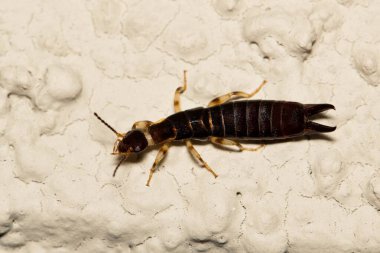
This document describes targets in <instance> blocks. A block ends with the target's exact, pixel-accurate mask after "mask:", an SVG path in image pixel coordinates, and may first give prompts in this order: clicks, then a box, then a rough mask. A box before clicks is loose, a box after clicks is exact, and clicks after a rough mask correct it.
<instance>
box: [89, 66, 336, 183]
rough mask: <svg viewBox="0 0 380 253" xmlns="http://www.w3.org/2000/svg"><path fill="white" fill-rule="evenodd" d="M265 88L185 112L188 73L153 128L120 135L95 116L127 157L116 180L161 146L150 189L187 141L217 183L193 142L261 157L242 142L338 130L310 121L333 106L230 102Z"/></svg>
mask: <svg viewBox="0 0 380 253" xmlns="http://www.w3.org/2000/svg"><path fill="white" fill-rule="evenodd" d="M265 83H266V81H264V82H263V83H262V84H261V85H260V86H259V87H258V88H257V89H256V90H255V91H253V92H252V93H250V94H248V93H244V92H241V91H236V92H231V93H228V94H226V95H224V96H220V97H217V98H215V99H214V100H212V101H211V102H210V103H209V104H208V107H207V108H203V107H200V108H195V109H190V110H185V111H181V109H180V94H181V93H183V92H184V91H185V90H186V88H187V82H186V71H184V85H183V86H181V87H178V88H177V90H176V92H175V97H174V108H175V112H176V113H175V114H173V115H170V116H169V117H167V118H165V119H162V120H160V121H158V122H154V123H153V122H151V121H138V122H136V123H135V124H134V125H133V127H132V130H131V131H129V132H127V133H125V134H121V133H118V132H117V131H116V130H114V129H113V128H112V127H111V126H109V125H108V124H107V123H106V122H105V121H104V120H102V119H101V118H100V117H99V116H98V115H97V114H96V113H95V116H96V117H97V118H98V119H99V120H101V121H102V122H103V123H104V124H105V125H106V126H108V127H109V128H110V129H111V130H112V131H113V132H114V133H115V134H116V135H117V140H116V142H115V145H114V148H113V153H112V154H115V155H123V156H124V157H123V159H122V160H121V161H120V163H119V164H118V165H117V166H116V168H115V171H114V174H113V175H114V176H115V174H116V171H117V169H118V167H119V166H120V164H121V163H122V162H123V161H124V160H125V159H126V157H127V156H128V155H129V154H131V153H140V152H143V151H144V150H145V149H146V148H147V147H148V146H155V145H162V146H161V148H160V150H159V152H158V154H157V157H156V160H155V161H154V163H153V166H152V168H151V170H150V174H149V178H148V181H147V183H146V185H147V186H149V183H150V181H151V179H152V176H153V173H154V171H155V170H156V168H157V166H158V164H159V163H160V161H161V160H162V159H163V158H164V157H165V155H166V153H167V151H168V148H169V145H170V143H171V142H173V141H184V142H185V143H186V146H187V148H188V150H189V151H190V153H191V154H192V156H193V157H194V158H195V159H196V160H198V161H199V162H200V163H201V164H202V166H203V167H205V168H206V169H207V170H208V171H209V172H211V173H212V174H213V175H214V176H215V177H217V174H216V173H215V172H214V171H213V170H212V169H211V168H210V166H209V165H208V164H207V163H206V162H205V161H204V160H203V159H202V157H201V156H200V155H199V153H198V152H197V151H196V149H195V148H194V146H193V144H192V143H191V140H192V139H198V140H209V141H210V142H211V143H213V144H217V145H234V146H236V147H237V148H238V149H239V151H244V150H249V151H256V150H258V149H259V148H261V147H262V146H263V145H260V146H259V147H256V148H247V147H244V146H243V145H241V144H240V143H239V142H238V140H278V139H287V138H294V137H298V136H303V135H309V134H314V133H327V132H332V131H334V130H335V129H336V127H330V126H325V125H321V124H318V123H315V122H313V121H311V120H310V117H311V116H314V115H316V114H318V113H320V112H323V111H326V110H329V109H335V107H334V106H333V105H331V104H301V103H297V102H286V101H275V100H240V101H232V102H229V101H231V100H234V99H238V98H250V97H252V96H253V95H255V94H256V93H257V92H258V91H259V90H260V89H261V88H262V87H263V86H264V85H265Z"/></svg>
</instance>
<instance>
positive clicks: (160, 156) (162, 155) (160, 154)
mask: <svg viewBox="0 0 380 253" xmlns="http://www.w3.org/2000/svg"><path fill="white" fill-rule="evenodd" d="M168 149H169V144H168V143H167V144H164V145H163V146H162V147H161V148H160V150H159V151H158V153H157V156H156V160H154V163H153V165H152V168H151V169H150V172H149V178H148V180H147V181H146V186H149V184H150V181H151V180H152V177H153V173H154V172H155V171H156V169H157V167H158V165H159V164H160V162H161V161H162V159H164V158H165V155H166V153H167V152H168Z"/></svg>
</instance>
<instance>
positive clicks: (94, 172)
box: [0, 0, 380, 253]
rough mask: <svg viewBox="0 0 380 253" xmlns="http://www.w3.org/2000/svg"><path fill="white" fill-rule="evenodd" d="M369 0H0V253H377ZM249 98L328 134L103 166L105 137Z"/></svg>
mask: <svg viewBox="0 0 380 253" xmlns="http://www.w3.org/2000/svg"><path fill="white" fill-rule="evenodd" d="M379 12H380V2H379V1H372V0H336V1H304V0H291V1H278V0H269V1H249V0H240V1H239V0H213V1H200V0H198V1H173V0H156V1H148V0H142V1H137V0H128V1H121V0H90V1H74V0H67V1H59V0H50V1H43V0H40V1H38V0H20V1H10V0H2V1H1V3H0V144H1V145H0V193H1V195H0V196H1V197H0V251H1V252H59V253H62V252H73V251H76V252H133V253H140V252H144V253H146V252H148V253H149V252H181V253H182V252H212V253H215V252H279V253H282V252H289V253H290V252H303V253H309V252H379V249H380V211H379V210H380V156H379V153H380V138H379V132H380V99H379V96H380V88H379V84H380V63H379V62H380V29H379V27H380V15H379V14H378V13H379ZM184 69H187V70H188V73H189V74H188V80H189V88H188V90H187V91H186V93H185V94H184V95H183V96H182V107H183V108H191V107H197V106H205V105H206V104H207V102H208V101H210V100H211V99H212V98H213V97H215V96H218V95H221V94H224V93H227V92H230V91H235V90H243V91H247V92H248V91H252V90H253V89H255V87H257V85H258V84H260V82H261V81H262V80H263V79H267V80H268V81H269V82H268V84H267V85H266V86H265V87H264V89H263V91H262V92H260V93H259V94H258V95H257V96H256V97H255V98H257V99H277V100H291V101H298V102H302V103H321V102H327V103H331V104H334V105H335V106H336V108H337V110H336V112H328V113H327V114H326V115H327V116H328V117H327V118H323V119H320V120H319V121H320V122H325V123H327V124H329V125H334V124H336V125H337V126H338V128H337V130H336V131H335V132H333V133H331V134H328V138H329V139H326V138H317V137H309V138H302V139H300V140H297V141H290V142H282V143H277V144H272V145H267V146H266V147H265V149H264V150H262V151H260V152H256V153H250V152H244V153H238V152H232V151H231V152H230V151H225V150H222V149H218V148H215V147H214V146H212V145H211V144H205V145H198V144H199V143H196V144H197V145H196V147H197V149H198V150H199V151H200V153H201V154H202V156H203V158H204V159H205V160H206V161H207V162H208V163H209V164H210V166H211V167H212V168H213V169H214V170H215V171H217V173H218V174H219V175H220V176H219V177H218V178H217V179H214V178H213V177H212V176H211V174H209V173H208V172H207V171H205V169H203V168H200V167H199V165H198V164H196V163H195V162H194V161H193V159H192V158H191V157H190V155H189V154H188V152H187V150H186V148H185V147H184V145H181V144H179V145H174V146H173V147H171V148H170V150H169V153H168V157H167V158H166V159H165V161H164V162H163V164H162V166H161V167H160V169H159V171H157V172H156V173H155V175H154V177H153V181H152V183H151V187H146V186H145V182H146V179H147V176H148V172H149V169H150V167H151V164H152V163H153V160H154V158H155V155H156V152H157V150H152V151H151V152H149V153H146V154H144V155H141V156H140V157H138V158H131V159H129V160H128V162H126V163H125V164H123V165H122V167H121V168H120V170H119V172H118V174H117V176H116V177H115V178H113V177H112V172H113V169H114V167H115V165H116V164H117V159H116V158H115V157H114V156H111V155H110V152H111V151H112V146H113V142H114V140H115V136H114V134H113V133H112V132H111V131H109V130H108V129H107V128H106V127H105V126H104V125H102V124H101V123H100V122H99V121H98V120H96V118H95V117H94V116H93V112H94V111H96V112H98V113H99V114H100V115H101V116H102V117H103V118H104V119H105V120H107V121H108V122H109V124H111V125H112V126H113V127H115V128H116V129H118V130H119V131H120V132H126V131H128V130H129V129H130V127H131V125H132V124H133V123H134V122H135V121H137V120H146V119H149V120H153V121H156V120H159V119H160V118H163V117H166V116H168V115H169V114H171V113H172V112H173V108H172V103H173V95H174V91H175V89H176V88H177V87H178V86H179V85H181V83H182V71H183V70H184Z"/></svg>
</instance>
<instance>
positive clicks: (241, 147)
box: [209, 137, 265, 152]
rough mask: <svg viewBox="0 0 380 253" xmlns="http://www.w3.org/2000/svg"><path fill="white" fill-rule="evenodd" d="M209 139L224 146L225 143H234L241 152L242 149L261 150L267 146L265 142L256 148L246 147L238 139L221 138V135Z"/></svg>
mask: <svg viewBox="0 0 380 253" xmlns="http://www.w3.org/2000/svg"><path fill="white" fill-rule="evenodd" d="M209 140H210V141H211V143H213V144H216V145H222V146H223V145H233V146H236V147H238V148H239V151H240V152H242V151H257V150H259V149H261V148H263V147H264V146H265V145H264V144H261V145H260V146H258V147H256V148H246V147H244V146H243V145H241V144H240V143H239V142H237V141H233V140H229V139H224V138H219V137H210V138H209Z"/></svg>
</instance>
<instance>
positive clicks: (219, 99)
mask: <svg viewBox="0 0 380 253" xmlns="http://www.w3.org/2000/svg"><path fill="white" fill-rule="evenodd" d="M266 83H267V81H266V80H264V81H263V82H262V83H261V84H260V85H259V87H257V88H256V90H254V91H253V92H252V93H245V92H242V91H233V92H230V93H227V94H225V95H223V96H220V97H217V98H214V99H213V100H211V102H210V103H208V105H207V106H208V107H211V106H215V105H220V104H223V103H225V102H227V101H229V100H233V99H239V98H250V97H253V96H254V95H256V94H257V93H258V92H259V91H260V90H261V88H262V87H263V86H264V85H265V84H266Z"/></svg>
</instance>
